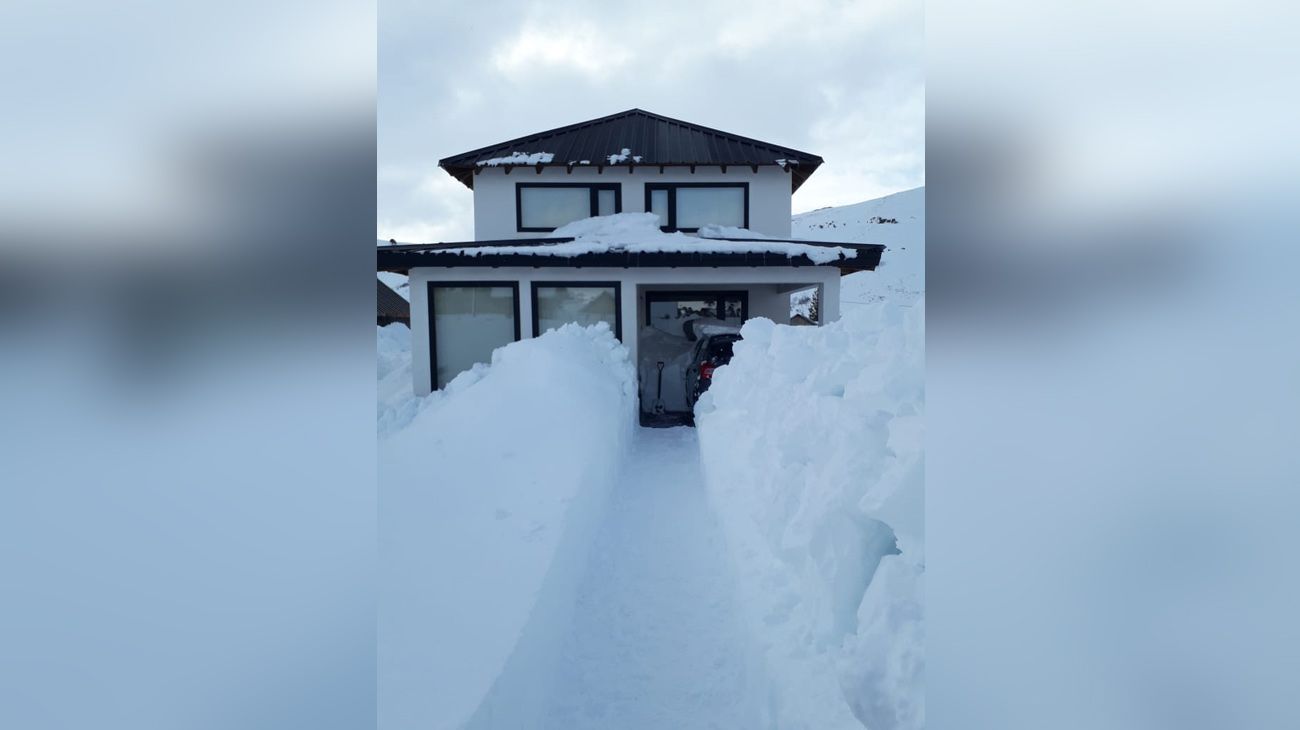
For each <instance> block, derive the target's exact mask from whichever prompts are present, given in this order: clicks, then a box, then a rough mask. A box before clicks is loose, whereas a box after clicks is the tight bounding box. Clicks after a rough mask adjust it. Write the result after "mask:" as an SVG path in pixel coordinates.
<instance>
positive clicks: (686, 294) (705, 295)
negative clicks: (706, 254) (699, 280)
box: [645, 289, 749, 327]
mask: <svg viewBox="0 0 1300 730" xmlns="http://www.w3.org/2000/svg"><path fill="white" fill-rule="evenodd" d="M727 298H739V299H740V321H741V323H742V324H743V323H745V322H746V321H747V320H748V319H749V291H748V290H747V289H680V290H676V291H674V290H667V291H662V290H660V291H648V292H646V293H645V326H647V327H649V326H651V320H650V305H651V304H653V303H655V302H677V301H681V300H683V299H717V300H718V301H719V302H721V301H722V300H723V299H727Z"/></svg>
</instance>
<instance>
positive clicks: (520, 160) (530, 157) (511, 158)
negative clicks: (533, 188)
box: [475, 152, 555, 167]
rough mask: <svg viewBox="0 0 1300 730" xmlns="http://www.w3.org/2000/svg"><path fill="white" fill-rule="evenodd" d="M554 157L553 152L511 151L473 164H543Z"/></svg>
mask: <svg viewBox="0 0 1300 730" xmlns="http://www.w3.org/2000/svg"><path fill="white" fill-rule="evenodd" d="M553 159H555V153H553V152H533V153H531V154H530V153H528V152H511V153H510V154H509V155H508V156H506V157H492V158H489V159H486V160H479V161H478V162H476V163H475V164H476V165H478V166H480V167H484V166H486V167H497V166H498V165H545V164H547V163H549V162H550V161H551V160H553Z"/></svg>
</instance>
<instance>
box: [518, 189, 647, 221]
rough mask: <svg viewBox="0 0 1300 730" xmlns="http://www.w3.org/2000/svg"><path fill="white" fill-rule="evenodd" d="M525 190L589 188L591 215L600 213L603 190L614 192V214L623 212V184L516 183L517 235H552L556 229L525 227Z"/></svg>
mask: <svg viewBox="0 0 1300 730" xmlns="http://www.w3.org/2000/svg"><path fill="white" fill-rule="evenodd" d="M524 188H588V189H589V190H590V198H589V200H590V202H591V215H592V216H595V215H597V214H599V213H600V193H599V191H601V190H613V191H614V212H615V213H622V212H623V184H622V183H525V182H520V183H515V231H516V232H517V233H550V232H551V231H554V230H555V229H554V228H542V227H539V226H525V225H524Z"/></svg>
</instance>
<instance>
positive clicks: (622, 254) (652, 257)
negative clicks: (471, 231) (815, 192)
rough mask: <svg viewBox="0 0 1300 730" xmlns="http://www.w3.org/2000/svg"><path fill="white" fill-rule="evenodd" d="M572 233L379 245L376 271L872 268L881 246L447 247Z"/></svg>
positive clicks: (527, 242) (542, 242)
mask: <svg viewBox="0 0 1300 730" xmlns="http://www.w3.org/2000/svg"><path fill="white" fill-rule="evenodd" d="M572 240H573V239H572V238H546V239H541V238H532V239H520V240H513V241H468V242H465V243H432V244H415V245H402V246H381V247H379V248H378V249H377V252H378V253H377V258H378V261H377V265H378V269H379V271H393V272H398V273H406V272H407V271H409V270H410V269H412V268H415V267H421V266H434V267H448V268H452V267H460V266H487V267H497V266H527V267H534V268H556V267H565V268H583V267H608V268H636V267H660V268H678V267H697V268H718V267H732V266H834V267H836V268H838V269H840V271H841V272H843V273H849V272H853V271H872V270H874V269H875V268H876V266H878V265H879V264H880V256H881V254H882V253H884V251H885V247H884V246H881V245H880V244H874V243H838V242H833V241H800V240H795V239H771V238H765V239H762V241H764V242H767V243H771V242H773V241H774V240H781V241H782V242H785V243H802V244H806V245H809V246H828V247H836V246H838V247H842V248H851V249H854V250H856V251H857V255H856V256H854V257H853V258H841V259H838V260H836V261H830V262H827V263H816V262H814V261H813V260H812V259H809V258H808V257H807V256H803V255H800V256H787V255H785V254H782V253H759V252H741V251H737V252H729V253H689V252H666V251H657V252H636V251H622V250H612V251H602V252H599V253H586V254H578V255H576V256H545V255H535V254H526V253H517V252H503V253H488V252H479V253H477V254H475V255H470V254H467V253H461V252H458V251H452V250H448V249H464V248H486V249H491V248H496V247H501V246H533V245H535V246H547V245H551V244H556V243H567V242H569V241H572ZM721 240H727V241H746V240H755V239H744V238H726V239H721Z"/></svg>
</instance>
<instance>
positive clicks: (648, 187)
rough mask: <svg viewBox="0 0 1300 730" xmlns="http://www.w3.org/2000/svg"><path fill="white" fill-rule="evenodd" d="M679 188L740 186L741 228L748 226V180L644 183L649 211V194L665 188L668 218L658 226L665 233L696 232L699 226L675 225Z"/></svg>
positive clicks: (646, 204)
mask: <svg viewBox="0 0 1300 730" xmlns="http://www.w3.org/2000/svg"><path fill="white" fill-rule="evenodd" d="M679 188H740V189H742V190H743V191H744V193H745V194H744V201H745V202H744V208H745V210H744V221H743V222H742V225H741V226H740V227H741V228H749V183H748V182H725V183H724V182H679V183H646V184H645V209H646V212H647V213H649V212H651V207H650V195H651V192H652V191H655V190H666V191H667V192H668V220H666V221H664V224H665V225H662V226H659V230H661V231H663V232H665V233H671V232H673V231H681V232H682V233H696V232H698V231H699V230H700V229H699V228H678V227H677V190H678V189H679Z"/></svg>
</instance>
